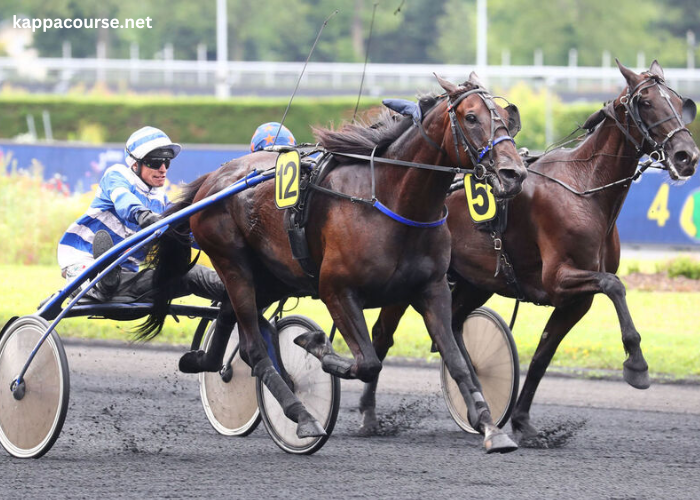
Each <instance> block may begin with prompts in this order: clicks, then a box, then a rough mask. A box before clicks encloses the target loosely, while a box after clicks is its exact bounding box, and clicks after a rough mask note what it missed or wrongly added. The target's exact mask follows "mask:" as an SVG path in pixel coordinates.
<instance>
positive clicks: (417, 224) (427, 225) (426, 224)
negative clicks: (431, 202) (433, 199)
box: [372, 200, 448, 228]
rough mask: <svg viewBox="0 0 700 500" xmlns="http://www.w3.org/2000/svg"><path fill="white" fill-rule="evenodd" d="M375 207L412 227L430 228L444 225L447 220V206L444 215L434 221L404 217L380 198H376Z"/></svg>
mask: <svg viewBox="0 0 700 500" xmlns="http://www.w3.org/2000/svg"><path fill="white" fill-rule="evenodd" d="M372 206H373V207H374V208H376V209H377V210H379V211H380V212H381V213H383V214H384V215H387V216H389V217H390V218H392V219H394V220H395V221H397V222H400V223H401V224H405V225H407V226H411V227H418V228H430V227H438V226H442V225H443V224H444V223H445V222H446V221H447V215H448V211H447V206H445V207H444V208H443V214H444V215H443V216H442V218H440V219H438V220H436V221H433V222H418V221H415V220H411V219H407V218H406V217H402V216H401V215H399V214H397V213H396V212H394V211H392V210H391V209H390V208H389V207H387V206H386V205H383V204H382V203H381V202H380V201H379V200H374V203H373V204H372Z"/></svg>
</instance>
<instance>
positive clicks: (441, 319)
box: [412, 278, 518, 453]
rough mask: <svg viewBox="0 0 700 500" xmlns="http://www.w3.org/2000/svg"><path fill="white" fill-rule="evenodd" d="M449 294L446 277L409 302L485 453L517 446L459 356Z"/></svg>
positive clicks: (460, 355)
mask: <svg viewBox="0 0 700 500" xmlns="http://www.w3.org/2000/svg"><path fill="white" fill-rule="evenodd" d="M451 303H452V300H451V296H450V289H449V286H448V285H447V279H446V278H443V279H442V280H440V281H438V282H435V283H432V284H431V285H429V286H428V287H427V288H426V289H425V290H424V291H423V293H422V294H421V296H420V297H419V298H418V300H416V301H415V302H414V303H412V305H413V307H414V308H415V309H416V311H418V312H419V313H420V314H421V315H422V316H423V320H424V321H425V326H426V327H427V329H428V333H429V334H430V336H431V337H432V339H433V341H434V342H435V344H436V345H437V348H438V351H440V355H441V356H442V359H443V360H444V361H445V365H446V366H447V369H448V371H449V372H450V375H451V376H452V378H453V379H454V380H455V382H456V383H457V387H459V390H460V392H461V393H462V396H463V397H464V401H465V403H466V404H467V408H468V409H469V410H468V412H469V422H470V424H471V425H472V426H473V427H474V429H477V430H478V431H479V432H480V433H481V434H483V435H484V448H486V452H487V453H493V452H500V453H505V452H509V451H514V450H516V449H517V448H518V446H517V445H516V444H515V443H514V442H513V441H512V440H511V439H510V438H509V437H508V435H507V434H506V433H505V432H504V431H502V430H501V429H499V428H498V427H497V426H496V425H495V424H494V423H493V419H492V417H491V412H490V411H489V408H488V405H487V404H486V401H485V400H484V396H483V395H482V394H481V391H480V390H479V388H478V386H477V384H476V383H475V379H476V377H475V376H474V375H473V373H474V370H473V368H470V367H469V366H468V364H469V362H470V361H469V359H468V357H467V358H466V359H465V357H464V356H462V353H461V351H460V350H459V347H458V345H457V342H456V341H455V337H454V334H453V332H452V329H451V325H450V319H451V310H450V307H451Z"/></svg>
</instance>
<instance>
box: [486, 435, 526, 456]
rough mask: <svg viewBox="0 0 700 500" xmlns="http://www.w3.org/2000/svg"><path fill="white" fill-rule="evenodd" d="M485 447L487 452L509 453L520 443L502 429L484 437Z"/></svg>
mask: <svg viewBox="0 0 700 500" xmlns="http://www.w3.org/2000/svg"><path fill="white" fill-rule="evenodd" d="M484 448H485V449H486V453H509V452H511V451H515V450H517V449H518V445H517V444H515V441H513V440H512V439H511V438H510V437H508V434H506V433H505V432H503V431H500V432H497V433H494V434H492V435H491V436H489V437H487V438H486V439H484Z"/></svg>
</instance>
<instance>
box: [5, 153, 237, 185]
mask: <svg viewBox="0 0 700 500" xmlns="http://www.w3.org/2000/svg"><path fill="white" fill-rule="evenodd" d="M249 152H250V151H249V150H248V148H247V146H239V147H232V148H227V147H224V146H219V147H216V146H210V147H201V146H186V147H184V148H183V150H182V153H180V155H178V157H177V159H176V160H175V161H174V162H173V165H172V168H171V169H170V170H169V171H168V181H169V183H170V184H171V185H172V184H179V183H180V182H191V181H193V180H195V179H196V178H197V177H199V176H200V175H202V174H206V173H208V172H211V171H212V170H216V169H217V168H218V167H219V166H220V165H221V164H223V163H226V162H227V161H229V160H232V159H234V158H238V157H240V156H243V155H245V154H248V153H249ZM115 163H124V146H123V145H118V144H113V145H104V146H76V145H67V144H51V145H37V144H16V143H10V142H2V141H0V166H2V167H4V171H5V172H11V171H12V170H26V171H38V172H40V173H41V175H42V176H43V178H44V179H45V180H46V181H48V182H54V183H57V184H59V185H60V189H61V190H63V191H67V192H69V193H71V194H74V193H75V194H79V193H84V192H86V191H90V190H91V188H92V186H93V185H94V184H97V183H99V182H100V179H101V178H102V174H103V173H104V171H105V170H106V169H107V168H108V167H110V166H112V165H114V164H115Z"/></svg>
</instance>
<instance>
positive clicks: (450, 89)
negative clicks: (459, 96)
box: [433, 73, 457, 94]
mask: <svg viewBox="0 0 700 500" xmlns="http://www.w3.org/2000/svg"><path fill="white" fill-rule="evenodd" d="M433 75H435V78H437V81H438V83H439V84H440V86H441V87H442V88H443V89H445V91H446V92H447V93H448V94H453V93H455V92H457V85H455V84H454V83H452V82H448V81H447V80H445V79H444V78H440V77H439V76H438V75H437V73H433Z"/></svg>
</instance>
